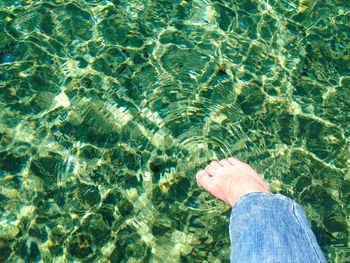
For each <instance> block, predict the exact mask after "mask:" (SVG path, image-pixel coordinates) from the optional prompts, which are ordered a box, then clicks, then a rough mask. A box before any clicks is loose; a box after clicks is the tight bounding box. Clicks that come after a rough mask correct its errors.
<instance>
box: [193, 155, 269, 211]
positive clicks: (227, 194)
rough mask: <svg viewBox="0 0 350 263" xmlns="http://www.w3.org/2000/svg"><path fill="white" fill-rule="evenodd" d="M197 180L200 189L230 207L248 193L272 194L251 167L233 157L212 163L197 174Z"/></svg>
mask: <svg viewBox="0 0 350 263" xmlns="http://www.w3.org/2000/svg"><path fill="white" fill-rule="evenodd" d="M196 178H197V183H198V185H199V186H200V187H203V188H204V189H205V190H207V191H208V192H209V193H210V194H211V195H213V196H215V197H217V198H219V199H221V200H222V201H224V202H225V203H227V204H229V205H230V206H234V205H235V203H236V202H237V200H238V199H239V198H240V197H241V196H243V195H245V194H248V193H252V192H265V193H271V191H270V189H269V186H268V185H267V183H266V182H265V181H264V180H263V179H262V178H261V177H260V176H259V175H258V174H257V173H256V172H255V171H254V169H253V168H252V167H251V166H250V165H248V164H246V163H244V162H241V161H240V160H238V159H236V158H233V157H230V158H228V159H225V160H221V161H219V162H217V161H212V162H211V163H210V164H209V165H208V166H207V167H206V168H205V169H204V170H200V171H199V172H198V173H197V174H196Z"/></svg>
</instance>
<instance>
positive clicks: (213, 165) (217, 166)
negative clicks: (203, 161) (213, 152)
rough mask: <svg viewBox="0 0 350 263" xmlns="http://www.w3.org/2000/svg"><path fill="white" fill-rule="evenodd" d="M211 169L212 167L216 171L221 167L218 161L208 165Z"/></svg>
mask: <svg viewBox="0 0 350 263" xmlns="http://www.w3.org/2000/svg"><path fill="white" fill-rule="evenodd" d="M209 165H210V166H211V167H213V168H214V169H218V168H220V167H221V165H220V164H219V162H218V161H212V162H211V163H210V164H209Z"/></svg>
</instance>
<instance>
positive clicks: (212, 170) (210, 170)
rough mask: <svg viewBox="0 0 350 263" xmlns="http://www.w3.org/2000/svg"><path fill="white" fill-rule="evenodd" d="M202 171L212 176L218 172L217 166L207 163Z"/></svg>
mask: <svg viewBox="0 0 350 263" xmlns="http://www.w3.org/2000/svg"><path fill="white" fill-rule="evenodd" d="M220 167H221V166H220ZM204 171H205V172H206V173H207V174H209V175H210V176H214V175H215V174H216V173H217V172H218V169H217V168H213V167H212V166H211V165H208V166H207V167H205V170H204Z"/></svg>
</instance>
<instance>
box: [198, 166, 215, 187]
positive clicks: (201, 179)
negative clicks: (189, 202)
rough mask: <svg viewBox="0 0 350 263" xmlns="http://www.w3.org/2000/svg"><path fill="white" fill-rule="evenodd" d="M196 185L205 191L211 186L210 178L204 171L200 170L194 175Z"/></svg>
mask: <svg viewBox="0 0 350 263" xmlns="http://www.w3.org/2000/svg"><path fill="white" fill-rule="evenodd" d="M196 179H197V184H198V186H199V187H203V188H205V189H208V187H210V185H211V180H212V179H211V177H210V175H209V174H208V173H207V172H206V171H204V170H201V171H199V172H198V173H197V174H196Z"/></svg>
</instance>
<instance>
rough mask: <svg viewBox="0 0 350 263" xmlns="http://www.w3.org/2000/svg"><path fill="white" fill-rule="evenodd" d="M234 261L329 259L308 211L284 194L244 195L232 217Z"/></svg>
mask: <svg viewBox="0 0 350 263" xmlns="http://www.w3.org/2000/svg"><path fill="white" fill-rule="evenodd" d="M230 239H231V262H233V263H238V262H244V263H254V262H257V263H262V262H264V263H265V262H274V263H275V262H283V263H289V262H290V263H299V262H305V263H306V262H310V263H317V262H327V261H326V259H325V257H324V255H323V253H322V251H321V249H320V246H319V245H318V243H317V241H316V238H315V235H314V233H313V232H312V230H311V228H310V226H309V224H308V221H307V219H306V217H305V214H304V211H303V210H302V209H301V208H300V207H299V205H298V204H297V203H296V202H294V201H292V200H291V199H289V198H287V197H285V196H283V195H280V194H268V193H249V194H247V195H244V196H242V197H241V198H240V199H239V200H238V201H237V203H236V204H235V206H234V207H233V209H232V212H231V218H230Z"/></svg>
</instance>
